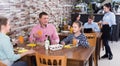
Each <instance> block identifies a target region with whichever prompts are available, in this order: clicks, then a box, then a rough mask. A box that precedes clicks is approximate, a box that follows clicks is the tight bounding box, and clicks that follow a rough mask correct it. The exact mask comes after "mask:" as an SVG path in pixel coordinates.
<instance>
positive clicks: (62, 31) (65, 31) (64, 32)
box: [61, 31, 70, 33]
mask: <svg viewBox="0 0 120 66" xmlns="http://www.w3.org/2000/svg"><path fill="white" fill-rule="evenodd" d="M61 32H62V33H69V32H70V31H61Z"/></svg>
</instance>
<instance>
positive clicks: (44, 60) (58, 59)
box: [36, 53, 67, 66]
mask: <svg viewBox="0 0 120 66" xmlns="http://www.w3.org/2000/svg"><path fill="white" fill-rule="evenodd" d="M66 61H67V59H66V57H65V56H47V55H42V54H39V53H36V63H37V66H66V65H67V62H66Z"/></svg>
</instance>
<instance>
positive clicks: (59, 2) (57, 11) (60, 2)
mask: <svg viewBox="0 0 120 66" xmlns="http://www.w3.org/2000/svg"><path fill="white" fill-rule="evenodd" d="M74 2H75V0H0V15H4V16H6V17H8V18H9V19H10V20H11V25H12V28H11V31H14V32H12V35H11V37H12V38H14V37H17V36H19V35H23V36H25V37H26V38H27V35H29V33H30V30H31V27H33V26H34V25H36V24H37V23H38V14H39V13H40V12H42V11H45V12H47V13H48V14H49V16H50V19H49V22H50V23H53V24H54V25H55V26H57V25H58V24H59V23H60V22H61V21H62V19H63V18H67V19H68V20H69V19H70V14H71V11H72V10H71V8H72V5H73V3H74Z"/></svg>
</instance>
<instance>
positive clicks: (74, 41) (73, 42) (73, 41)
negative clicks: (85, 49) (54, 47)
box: [72, 38, 77, 46]
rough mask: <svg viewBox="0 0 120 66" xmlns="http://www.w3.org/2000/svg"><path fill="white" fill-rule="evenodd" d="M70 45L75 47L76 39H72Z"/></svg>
mask: <svg viewBox="0 0 120 66" xmlns="http://www.w3.org/2000/svg"><path fill="white" fill-rule="evenodd" d="M72 44H73V46H76V44H77V39H75V38H73V40H72Z"/></svg>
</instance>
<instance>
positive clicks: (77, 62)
mask: <svg viewBox="0 0 120 66" xmlns="http://www.w3.org/2000/svg"><path fill="white" fill-rule="evenodd" d="M35 50H36V52H39V53H40V54H45V55H53V56H66V57H67V66H85V63H86V62H87V61H89V66H93V64H92V63H93V57H92V56H93V52H94V50H95V47H90V48H83V47H76V48H69V49H67V48H64V49H62V50H57V51H51V50H45V48H44V47H42V46H39V47H36V48H35Z"/></svg>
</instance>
